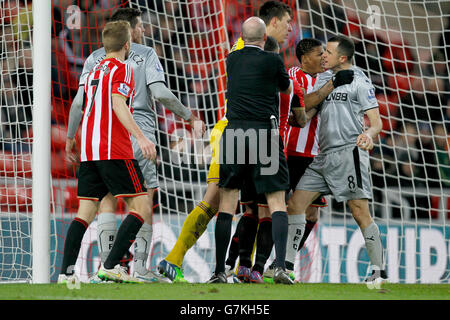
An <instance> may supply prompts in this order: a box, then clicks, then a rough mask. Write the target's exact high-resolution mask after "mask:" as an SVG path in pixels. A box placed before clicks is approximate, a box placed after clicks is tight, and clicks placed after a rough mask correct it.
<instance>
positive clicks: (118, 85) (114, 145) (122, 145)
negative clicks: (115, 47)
mask: <svg viewBox="0 0 450 320" xmlns="http://www.w3.org/2000/svg"><path fill="white" fill-rule="evenodd" d="M84 94H85V97H86V99H85V105H84V108H83V118H82V126H81V161H98V160H112V159H134V155H133V149H132V146H131V140H130V134H129V132H128V131H127V129H126V128H125V127H124V126H123V125H122V124H121V122H120V120H119V118H118V117H117V116H116V114H115V112H114V110H113V102H112V101H113V99H112V97H113V96H114V95H118V96H119V97H124V98H125V99H127V100H128V106H129V108H130V112H131V113H132V112H133V110H132V107H131V106H132V100H133V96H134V77H133V70H132V69H131V67H130V66H129V65H128V64H125V63H123V62H121V61H120V60H118V59H116V58H109V59H104V60H103V61H101V62H100V63H99V64H98V65H97V66H96V67H95V68H94V69H93V70H92V71H91V73H90V74H89V76H88V77H87V79H86V86H85V91H84Z"/></svg>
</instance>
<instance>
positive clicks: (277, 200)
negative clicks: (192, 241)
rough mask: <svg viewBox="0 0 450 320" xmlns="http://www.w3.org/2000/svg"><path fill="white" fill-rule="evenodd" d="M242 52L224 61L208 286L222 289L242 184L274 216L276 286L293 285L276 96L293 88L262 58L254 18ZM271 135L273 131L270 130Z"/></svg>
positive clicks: (281, 70) (261, 30)
mask: <svg viewBox="0 0 450 320" xmlns="http://www.w3.org/2000/svg"><path fill="white" fill-rule="evenodd" d="M242 38H243V40H244V43H245V46H244V48H243V49H242V50H238V51H234V52H232V53H230V54H229V56H228V58H227V76H228V83H227V115H226V116H227V119H228V126H227V129H226V130H225V132H224V134H223V135H222V140H221V142H220V144H221V150H220V155H221V159H220V181H219V188H220V205H219V214H218V216H217V222H216V227H215V240H216V270H215V272H214V275H213V276H212V278H211V279H210V280H209V281H208V282H209V283H225V282H226V281H227V280H226V275H225V257H226V253H227V249H228V245H229V243H230V237H231V222H232V218H233V214H234V213H235V212H236V205H237V202H238V199H239V189H240V188H241V187H242V184H243V182H244V181H245V180H247V179H250V180H251V181H253V182H254V184H255V186H254V187H255V189H256V192H257V194H265V195H266V198H267V202H268V206H269V210H270V212H271V214H272V221H273V223H272V237H273V241H274V244H275V252H276V257H277V263H278V264H277V266H276V270H275V274H274V282H277V283H286V284H292V283H293V282H292V280H291V279H290V278H289V275H288V274H287V273H286V272H285V262H284V259H285V255H286V241H287V233H288V220H287V214H286V203H285V190H287V189H288V188H289V173H288V168H287V163H286V159H285V157H284V152H283V143H282V141H281V138H280V137H279V135H278V124H277V123H278V120H279V119H278V117H279V107H278V100H277V99H278V95H277V93H278V91H280V92H282V93H286V94H290V93H291V90H292V85H291V82H290V79H289V75H288V73H287V72H286V68H285V66H284V63H283V61H282V60H281V58H280V56H279V55H277V54H275V53H271V52H265V51H264V50H263V48H264V43H265V41H266V39H267V34H266V25H265V23H264V21H263V20H261V19H260V18H258V17H251V18H249V19H247V20H246V21H245V22H244V23H243V25H242ZM271 129H274V130H271Z"/></svg>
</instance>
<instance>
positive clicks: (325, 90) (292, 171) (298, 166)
mask: <svg viewBox="0 0 450 320" xmlns="http://www.w3.org/2000/svg"><path fill="white" fill-rule="evenodd" d="M322 54H323V45H322V43H321V42H320V41H318V40H316V39H303V40H301V41H300V42H299V43H298V44H297V47H296V56H297V59H298V61H299V62H300V67H293V68H291V69H290V70H289V75H290V76H291V77H293V78H294V79H296V80H297V81H298V83H299V84H300V86H301V87H302V88H303V89H304V91H305V95H304V102H305V107H306V119H305V120H306V121H304V122H303V121H302V120H303V119H299V117H298V115H297V114H296V117H295V118H296V120H297V123H299V124H300V128H299V127H296V126H295V125H292V126H288V131H287V135H286V147H287V155H288V167H289V178H290V188H291V190H293V191H295V188H296V186H297V184H298V181H299V180H300V178H301V177H302V176H303V174H304V173H305V170H306V168H307V167H308V166H309V164H310V163H311V162H312V161H313V158H314V157H315V156H316V155H317V154H318V153H319V143H318V141H319V137H318V135H319V127H320V116H319V115H318V114H317V111H318V110H317V108H318V106H320V104H321V102H322V101H323V100H324V99H325V98H326V97H327V96H328V95H329V94H330V93H331V92H332V91H333V90H334V82H333V80H330V81H328V83H326V84H325V85H324V86H323V87H322V88H320V89H319V90H316V91H315V92H311V91H312V88H313V86H314V83H315V78H316V75H317V74H318V73H321V72H323V71H324V70H323V67H322ZM291 123H292V124H294V123H293V122H291ZM291 201H292V199H290V201H289V202H288V206H289V205H293V204H292V203H291ZM324 206H327V203H326V201H325V199H324V198H323V197H319V198H317V199H316V200H315V201H314V202H313V204H312V205H311V206H310V207H309V208H308V209H307V210H306V221H305V215H303V216H300V215H288V219H289V231H288V246H287V249H286V268H287V269H290V270H293V269H294V261H295V256H296V254H297V251H298V250H300V249H301V248H302V247H303V245H304V243H305V241H306V239H307V237H308V235H309V234H310V232H311V230H312V229H313V228H314V225H315V223H316V222H317V220H318V218H319V211H318V207H324ZM302 231H304V232H302ZM299 235H300V236H299Z"/></svg>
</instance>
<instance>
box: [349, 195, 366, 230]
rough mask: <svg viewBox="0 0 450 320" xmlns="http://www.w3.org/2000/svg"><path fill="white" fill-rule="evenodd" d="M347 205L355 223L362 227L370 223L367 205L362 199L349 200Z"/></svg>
mask: <svg viewBox="0 0 450 320" xmlns="http://www.w3.org/2000/svg"><path fill="white" fill-rule="evenodd" d="M348 206H349V207H350V210H351V212H352V216H353V218H354V219H355V221H356V223H357V224H358V225H359V226H360V227H362V228H364V227H365V226H368V225H370V224H371V223H372V217H371V216H370V211H369V207H368V205H366V203H365V202H364V201H349V202H348Z"/></svg>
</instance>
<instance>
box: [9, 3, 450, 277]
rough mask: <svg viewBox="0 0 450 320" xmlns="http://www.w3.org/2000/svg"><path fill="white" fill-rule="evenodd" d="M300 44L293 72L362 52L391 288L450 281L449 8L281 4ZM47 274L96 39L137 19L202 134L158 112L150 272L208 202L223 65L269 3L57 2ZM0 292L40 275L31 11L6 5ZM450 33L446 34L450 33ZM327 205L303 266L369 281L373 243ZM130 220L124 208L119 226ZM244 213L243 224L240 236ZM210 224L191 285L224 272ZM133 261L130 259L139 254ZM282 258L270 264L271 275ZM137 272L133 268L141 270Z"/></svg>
mask: <svg viewBox="0 0 450 320" xmlns="http://www.w3.org/2000/svg"><path fill="white" fill-rule="evenodd" d="M284 2H285V3H287V4H288V5H289V6H290V7H291V8H292V9H293V22H292V27H293V32H292V33H291V35H290V37H289V40H288V41H287V42H286V43H285V44H284V45H283V47H282V50H281V54H282V56H283V58H284V61H285V64H286V67H292V66H295V65H298V61H297V59H296V57H295V45H296V43H297V42H298V41H299V40H301V39H303V38H307V37H314V38H317V39H320V40H322V41H323V42H324V43H326V39H327V38H329V37H330V36H332V35H334V34H344V35H347V36H349V37H351V39H352V40H353V41H354V42H355V45H356V53H355V59H354V62H355V64H356V65H357V66H359V67H360V68H362V69H363V70H364V72H365V73H366V74H367V75H368V76H369V77H370V79H371V80H372V82H373V84H374V86H375V88H376V95H377V99H378V101H379V104H380V113H381V117H382V121H383V130H382V133H381V134H380V138H379V140H377V141H376V147H375V149H374V150H373V151H372V152H371V168H372V169H371V177H372V184H373V200H372V201H371V202H370V208H371V212H372V214H373V217H374V219H375V221H376V222H377V224H378V225H379V227H380V231H381V235H382V241H383V244H384V246H385V248H386V251H385V256H386V270H387V272H388V275H389V278H390V281H391V282H399V283H429V282H432V283H448V282H449V279H450V278H449V273H450V266H449V262H448V261H449V259H448V258H449V257H450V243H449V238H450V236H449V235H450V229H449V219H450V196H449V195H450V160H449V138H448V137H449V135H448V132H449V129H450V128H449V126H450V107H449V100H448V97H449V95H450V88H449V87H450V85H449V80H448V79H449V61H450V56H449V46H450V43H449V41H450V40H449V35H448V28H449V27H450V25H449V19H450V14H449V12H450V9H449V7H448V4H446V3H444V2H440V1H367V0H343V1H319V0H305V1H295V0H288V1H284ZM52 3H53V5H52V69H51V72H52V153H51V159H52V196H53V198H52V206H51V208H52V212H51V216H52V235H51V236H52V238H51V239H52V241H51V244H52V246H51V250H52V255H51V256H52V270H51V279H52V281H55V280H56V278H57V275H58V272H59V268H60V266H61V261H62V253H63V245H64V239H65V235H66V233H67V229H68V226H69V224H70V222H71V221H72V219H73V218H74V217H75V215H76V211H77V208H78V200H77V198H76V192H77V187H76V186H77V180H76V174H77V169H78V166H77V165H76V164H72V163H69V162H67V160H66V159H65V154H64V145H65V138H66V134H67V119H68V115H69V109H70V105H71V102H72V99H73V97H74V96H75V93H76V90H77V88H78V79H79V75H80V73H81V70H82V67H83V63H84V61H85V59H86V58H87V57H88V56H89V54H90V53H91V52H92V51H94V50H95V49H97V48H99V47H101V30H102V28H103V25H104V24H105V21H106V19H107V18H108V17H110V15H111V14H112V12H114V11H115V10H116V9H117V8H119V7H130V6H132V7H135V8H138V9H140V10H141V11H142V12H143V14H142V20H143V23H144V27H145V34H144V39H145V44H146V45H148V46H152V47H153V48H154V49H155V51H156V53H157V54H158V56H159V58H160V61H161V63H162V66H163V68H164V71H165V74H166V83H167V86H168V87H169V88H170V89H171V91H172V92H173V93H174V94H175V95H176V96H177V97H178V98H179V99H180V100H181V101H182V102H183V103H184V104H185V105H186V106H187V107H189V108H190V109H191V110H193V112H194V113H195V114H196V115H198V116H199V117H200V118H202V119H203V120H204V121H205V123H206V125H207V128H208V130H207V134H206V135H205V136H204V137H203V138H202V139H193V138H192V137H191V134H190V128H189V127H187V126H186V124H185V122H184V121H181V120H180V118H178V117H176V116H175V115H174V114H172V113H171V112H170V111H169V110H168V109H165V108H164V106H163V105H162V104H160V103H159V102H157V101H155V103H154V106H155V108H154V112H155V115H156V117H157V126H158V128H157V140H158V146H157V148H158V174H159V188H158V192H157V195H156V197H155V198H156V200H157V201H156V202H157V203H158V206H157V207H156V208H155V209H154V225H153V242H152V250H151V254H150V256H149V260H148V267H149V268H151V269H155V268H156V265H157V264H158V262H159V261H160V260H161V259H162V258H164V257H165V256H166V254H167V253H168V252H169V251H170V250H171V249H172V247H173V245H174V244H175V241H176V238H177V236H178V234H179V232H180V230H181V226H182V224H183V222H184V220H185V218H186V216H187V214H189V212H190V211H191V210H192V209H193V208H194V207H195V206H196V205H197V204H198V203H199V202H200V201H201V199H202V197H203V194H204V191H205V190H206V176H207V171H208V163H209V159H210V149H209V146H208V142H209V136H208V133H209V132H210V131H211V130H212V128H213V126H214V124H215V123H216V121H217V120H218V119H219V118H220V117H221V116H222V115H223V107H224V101H225V91H226V83H225V61H226V56H227V54H228V52H229V49H230V47H231V46H232V45H233V43H234V42H235V41H236V40H237V38H238V37H239V32H240V26H241V24H242V22H243V21H244V20H245V19H246V18H247V17H250V16H252V15H256V14H257V10H258V8H259V6H260V5H261V4H262V3H264V1H260V0H252V1H248V0H193V1H183V0H180V1H169V0H151V1H141V0H129V1H103V0H97V1H86V0H77V1H71V2H69V1H62V0H60V1H58V0H57V1H52ZM0 19H2V24H1V27H0V35H1V37H2V38H1V39H2V41H1V48H0V65H1V66H2V73H1V83H0V85H1V86H0V105H1V127H0V133H1V134H0V148H1V150H0V152H1V157H0V178H1V180H0V181H1V186H0V201H1V203H0V207H1V215H0V219H1V229H0V281H5V280H9V281H11V280H15V281H17V280H27V279H30V277H31V271H30V270H31V263H32V261H31V214H32V208H31V192H32V190H31V177H32V173H31V165H30V164H31V156H30V155H31V153H30V152H31V148H30V147H31V144H30V143H31V139H32V130H31V124H32V119H31V105H32V81H31V80H32V76H33V74H32V69H31V68H30V63H31V49H32V43H31V37H32V20H31V2H27V1H15V0H5V1H3V2H2V9H1V11H0ZM444 30H447V33H444ZM328 202H329V206H328V207H327V208H324V209H321V210H320V213H321V217H320V220H319V222H318V223H317V224H316V226H315V229H314V232H312V233H311V235H310V237H309V238H308V240H307V242H306V244H305V248H303V249H302V250H301V251H300V252H299V254H298V257H297V260H296V265H295V266H296V268H295V270H296V274H297V277H298V278H299V279H300V280H301V281H304V282H361V281H363V280H364V278H365V277H366V276H367V274H368V272H369V271H370V263H369V259H368V256H367V253H366V251H365V250H364V240H363V238H362V235H361V232H360V231H359V230H358V227H357V225H356V224H355V222H354V220H353V218H352V216H351V213H350V211H349V210H348V207H346V206H344V205H343V204H342V203H337V202H335V201H334V200H333V198H332V197H329V198H328ZM126 213H127V210H126V206H125V205H124V203H123V202H119V206H118V208H117V222H118V224H119V223H120V221H121V220H122V217H124V214H126ZM238 219H239V215H238V216H236V218H235V221H234V222H235V223H234V225H233V229H234V228H235V226H236V222H237V221H238ZM214 223H215V219H213V220H212V222H211V223H210V225H209V226H208V229H207V231H206V232H205V233H204V234H203V236H202V237H201V238H200V239H199V241H198V242H197V243H196V244H195V245H194V247H193V248H192V249H191V250H189V252H188V254H187V255H186V257H185V260H184V264H183V268H184V272H185V277H186V278H187V279H188V280H190V281H193V282H204V281H206V280H207V279H208V278H209V277H210V276H211V274H212V272H213V271H214V267H215V244H214ZM131 253H133V249H131ZM273 259H274V254H272V256H271V257H270V259H269V261H268V263H270V262H271V261H272V260H273ZM99 263H100V258H99V252H98V247H97V235H96V222H95V221H94V222H93V223H92V224H91V226H90V227H89V229H88V231H87V232H86V235H85V237H84V239H83V243H82V247H81V251H80V255H79V257H78V261H77V266H76V272H77V273H78V274H79V275H80V276H81V279H82V280H83V281H87V279H88V277H89V275H90V274H92V273H94V272H95V271H96V270H97V268H98V266H99ZM130 267H131V268H133V265H132V262H131V263H130Z"/></svg>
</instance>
